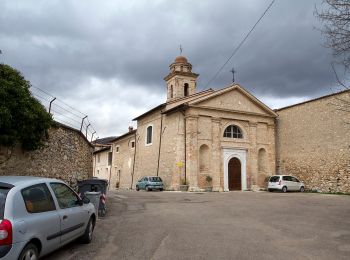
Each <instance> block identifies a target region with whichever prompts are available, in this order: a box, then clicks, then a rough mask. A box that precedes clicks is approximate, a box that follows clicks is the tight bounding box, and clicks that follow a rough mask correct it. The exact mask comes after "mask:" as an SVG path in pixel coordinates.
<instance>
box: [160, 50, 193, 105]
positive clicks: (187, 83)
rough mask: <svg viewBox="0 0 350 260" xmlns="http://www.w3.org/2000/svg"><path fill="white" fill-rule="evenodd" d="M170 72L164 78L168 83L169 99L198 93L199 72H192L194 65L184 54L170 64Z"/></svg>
mask: <svg viewBox="0 0 350 260" xmlns="http://www.w3.org/2000/svg"><path fill="white" fill-rule="evenodd" d="M169 67H170V73H169V74H168V75H167V76H166V77H165V78H164V80H165V81H166V84H167V101H171V100H174V99H178V98H182V97H187V96H190V95H192V94H195V93H196V81H197V78H198V76H199V74H196V73H193V72H192V65H191V63H189V62H188V61H187V59H186V58H185V57H184V56H177V57H176V58H175V61H174V62H173V63H172V64H170V66H169Z"/></svg>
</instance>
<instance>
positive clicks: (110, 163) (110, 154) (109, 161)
mask: <svg viewBox="0 0 350 260" xmlns="http://www.w3.org/2000/svg"><path fill="white" fill-rule="evenodd" d="M108 165H112V152H109V153H108Z"/></svg>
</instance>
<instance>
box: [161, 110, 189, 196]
mask: <svg viewBox="0 0 350 260" xmlns="http://www.w3.org/2000/svg"><path fill="white" fill-rule="evenodd" d="M184 137H185V136H184V115H183V114H182V113H181V112H175V113H172V114H167V115H163V134H162V146H161V152H160V158H159V176H161V177H162V179H163V181H164V183H165V185H166V188H167V189H175V190H177V189H178V186H179V185H180V183H181V180H182V179H184V178H185V168H184V165H185V151H184V140H185V139H184Z"/></svg>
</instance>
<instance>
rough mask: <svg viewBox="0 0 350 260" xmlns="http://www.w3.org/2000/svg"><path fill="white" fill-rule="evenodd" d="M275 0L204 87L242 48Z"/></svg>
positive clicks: (273, 0)
mask: <svg viewBox="0 0 350 260" xmlns="http://www.w3.org/2000/svg"><path fill="white" fill-rule="evenodd" d="M274 2H275V0H272V1H271V3H270V4H269V5H268V7H267V8H266V10H265V11H264V12H263V14H262V15H261V16H260V18H259V19H258V21H257V22H256V23H255V24H254V26H253V27H252V28H251V29H250V31H249V32H248V33H247V34H246V36H245V37H244V38H243V40H242V41H241V42H240V43H239V44H238V46H237V47H236V48H235V49H234V51H233V52H232V54H231V56H230V57H229V58H228V59H227V60H226V62H225V63H224V64H223V65H222V66H221V67H220V69H219V70H218V71H217V72H216V73H215V75H214V76H213V77H212V78H211V79H210V80H209V81H208V83H207V84H206V85H205V86H204V89H206V88H207V87H208V86H209V84H210V83H212V82H213V80H215V79H216V77H217V76H218V75H219V73H220V72H221V71H222V69H223V68H224V67H225V66H226V64H227V63H228V62H229V61H230V60H231V59H232V57H233V56H234V55H235V54H236V53H237V51H238V50H239V49H240V48H241V46H242V45H243V43H244V42H245V41H246V40H247V38H248V37H249V35H250V34H251V33H252V32H253V30H254V29H255V27H256V26H257V25H258V23H259V22H260V21H261V19H262V18H263V17H264V16H265V14H266V13H267V11H268V10H269V9H270V8H271V6H272V5H273V4H274Z"/></svg>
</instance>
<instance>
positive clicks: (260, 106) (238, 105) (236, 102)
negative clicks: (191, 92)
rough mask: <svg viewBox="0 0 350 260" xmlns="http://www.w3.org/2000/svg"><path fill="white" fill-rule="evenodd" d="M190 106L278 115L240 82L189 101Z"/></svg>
mask: <svg viewBox="0 0 350 260" xmlns="http://www.w3.org/2000/svg"><path fill="white" fill-rule="evenodd" d="M189 106H199V107H206V108H214V109H224V110H232V111H241V112H247V113H254V114H261V115H269V116H273V117H275V116H277V114H276V113H275V112H274V111H273V110H272V109H270V108H269V107H268V106H266V105H265V104H264V103H262V102H261V101H260V100H258V99H257V98H256V97H254V96H253V95H252V94H250V93H249V92H248V91H246V90H245V89H244V88H242V87H241V86H240V85H238V84H234V85H231V86H229V87H227V88H224V89H220V90H217V91H215V92H214V93H212V94H210V95H207V96H204V97H202V98H199V99H196V100H193V101H192V102H189Z"/></svg>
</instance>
